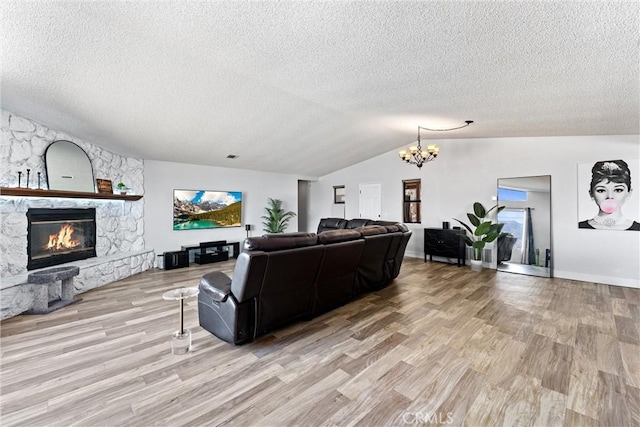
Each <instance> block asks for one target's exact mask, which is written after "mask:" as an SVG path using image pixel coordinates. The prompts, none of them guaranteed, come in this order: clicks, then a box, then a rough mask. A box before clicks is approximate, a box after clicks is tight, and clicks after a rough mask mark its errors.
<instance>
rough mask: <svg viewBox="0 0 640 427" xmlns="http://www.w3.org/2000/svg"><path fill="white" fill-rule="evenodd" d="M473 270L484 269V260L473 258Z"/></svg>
mask: <svg viewBox="0 0 640 427" xmlns="http://www.w3.org/2000/svg"><path fill="white" fill-rule="evenodd" d="M471 270H473V271H482V260H480V259H472V260H471Z"/></svg>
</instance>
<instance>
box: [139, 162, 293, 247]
mask: <svg viewBox="0 0 640 427" xmlns="http://www.w3.org/2000/svg"><path fill="white" fill-rule="evenodd" d="M144 185H145V192H144V199H143V200H144V209H145V213H146V214H145V242H146V246H147V248H151V249H154V250H155V251H156V253H158V254H161V253H163V252H166V251H177V250H180V246H183V245H191V244H197V243H199V242H206V241H211V240H226V241H228V242H242V240H243V239H244V238H245V237H246V236H247V233H246V231H245V229H244V225H245V224H251V225H252V229H251V232H250V235H251V236H260V235H262V234H264V231H263V230H262V220H261V219H260V217H261V216H262V215H264V214H265V211H264V208H265V207H266V206H267V199H268V198H269V197H271V198H273V199H280V200H282V202H283V207H284V208H285V209H286V210H290V211H294V212H296V211H297V207H298V177H297V176H294V175H285V174H276V173H266V172H256V171H249V170H243V169H229V168H220V167H213V166H202V165H190V164H185V163H173V162H160V161H155V160H145V162H144ZM174 189H182V190H212V191H241V192H242V204H243V212H242V216H243V218H242V227H233V228H215V229H206V230H180V231H174V230H173V190H174ZM297 229H298V218H297V217H294V218H292V219H291V221H289V227H288V228H287V231H297Z"/></svg>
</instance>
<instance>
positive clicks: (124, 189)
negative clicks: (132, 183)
mask: <svg viewBox="0 0 640 427" xmlns="http://www.w3.org/2000/svg"><path fill="white" fill-rule="evenodd" d="M116 188H117V189H118V191H119V192H120V194H122V195H123V196H124V195H126V194H127V191H129V187H127V184H125V183H124V182H119V183H118V185H116Z"/></svg>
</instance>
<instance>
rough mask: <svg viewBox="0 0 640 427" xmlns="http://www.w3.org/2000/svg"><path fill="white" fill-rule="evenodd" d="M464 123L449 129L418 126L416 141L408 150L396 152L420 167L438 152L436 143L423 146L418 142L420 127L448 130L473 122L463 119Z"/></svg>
mask: <svg viewBox="0 0 640 427" xmlns="http://www.w3.org/2000/svg"><path fill="white" fill-rule="evenodd" d="M465 123H466V124H464V125H462V126H458V127H455V128H450V129H429V128H425V127H422V126H418V143H417V144H416V145H412V146H411V147H409V149H408V150H401V151H400V152H398V155H399V156H400V159H402V160H404V161H405V162H407V163H409V164H410V165H416V166H418V168H422V165H423V164H425V163H427V162H430V161H432V160H435V159H436V157H438V154H440V147H438V145H436V144H429V145H427V146H426V147H424V148H423V147H422V144H421V143H420V129H424V130H428V131H431V132H447V131H450V130H456V129H462V128H466V127H467V126H469V125H470V124H471V123H473V120H465Z"/></svg>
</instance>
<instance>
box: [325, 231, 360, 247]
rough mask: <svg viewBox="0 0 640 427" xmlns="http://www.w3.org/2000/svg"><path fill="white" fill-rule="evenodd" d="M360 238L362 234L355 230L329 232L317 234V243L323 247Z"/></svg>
mask: <svg viewBox="0 0 640 427" xmlns="http://www.w3.org/2000/svg"><path fill="white" fill-rule="evenodd" d="M360 238H362V234H360V232H358V231H356V230H329V231H324V232H322V233H321V234H318V242H320V243H322V244H323V245H330V244H332V243H339V242H348V241H350V240H357V239H360Z"/></svg>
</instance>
